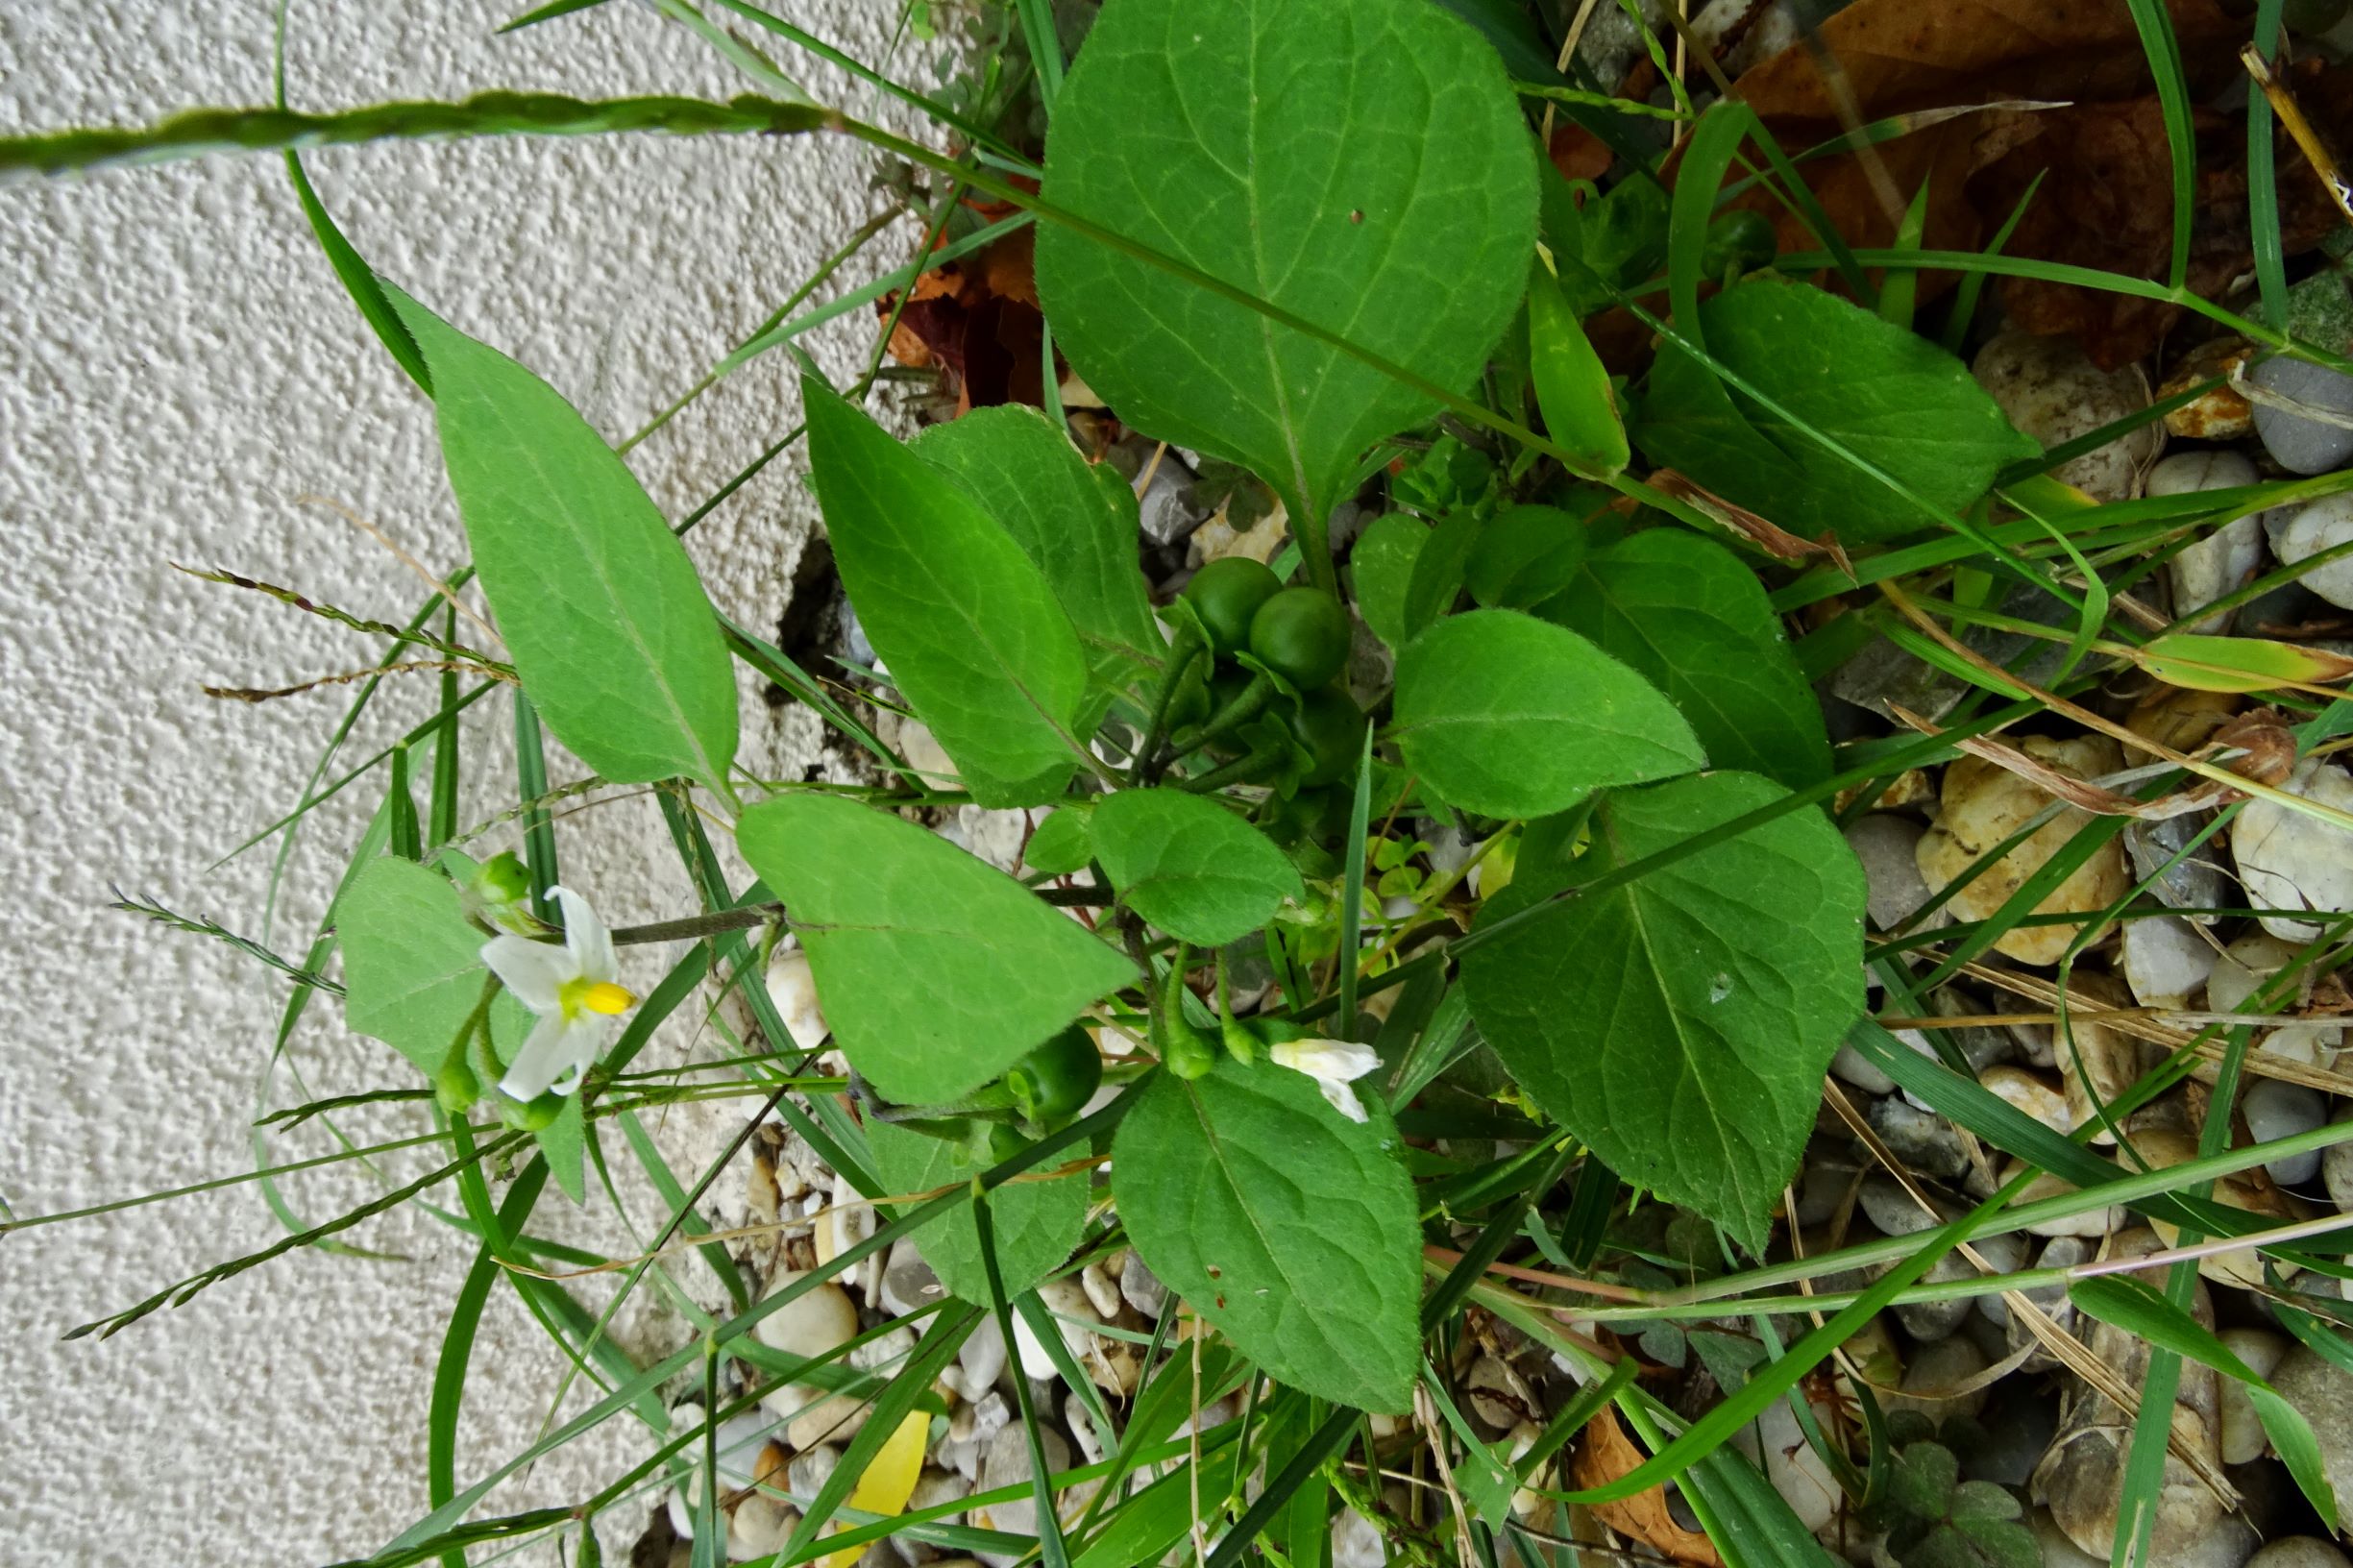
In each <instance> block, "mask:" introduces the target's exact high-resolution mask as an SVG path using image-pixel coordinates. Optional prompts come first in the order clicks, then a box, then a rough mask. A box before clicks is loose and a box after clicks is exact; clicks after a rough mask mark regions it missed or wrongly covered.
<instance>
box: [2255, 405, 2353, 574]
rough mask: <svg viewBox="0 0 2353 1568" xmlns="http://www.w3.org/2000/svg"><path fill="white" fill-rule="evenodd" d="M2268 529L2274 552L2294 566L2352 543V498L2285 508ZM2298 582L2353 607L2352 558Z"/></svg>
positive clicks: (2325, 499) (2271, 519)
mask: <svg viewBox="0 0 2353 1568" xmlns="http://www.w3.org/2000/svg"><path fill="white" fill-rule="evenodd" d="M2347 433H2348V434H2349V435H2353V431H2349V432H2347ZM2265 527H2266V528H2267V531H2268V532H2269V533H2270V535H2271V552H2272V553H2273V554H2274V555H2277V556H2278V557H2279V558H2280V562H2281V564H2282V565H2285V566H2295V565H2297V564H2299V563H2301V562H2304V561H2308V560H2310V559H2312V558H2313V557H2314V556H2315V555H2317V554H2319V553H2320V552H2321V551H2324V550H2334V549H2335V548H2336V547H2338V546H2339V545H2342V544H2347V543H2353V496H2324V497H2322V498H2321V499H2320V500H2318V501H2316V502H2310V503H2309V504H2306V505H2303V506H2298V507H2295V508H2293V509H2292V510H2291V509H2290V508H2288V507H2284V506H2283V507H2281V508H2280V509H2279V511H2278V512H2276V513H2274V514H2272V515H2271V516H2270V517H2268V518H2267V520H2266V522H2265ZM2296 581H2298V582H2300V583H2302V584H2303V585H2304V586H2305V587H2307V588H2309V589H2311V590H2312V591H2313V592H2314V593H2316V594H2318V595H2319V596H2320V597H2321V598H2322V599H2325V600H2328V601H2329V602H2330V603H2331V604H2334V605H2336V606H2337V607H2338V608H2340V609H2348V608H2353V557H2346V558H2343V559H2340V560H2334V561H2327V562H2324V563H2322V564H2321V565H2319V566H2316V567H2314V568H2313V569H2312V570H2311V571H2309V572H2306V573H2302V574H2300V575H2299V576H2297V577H2296Z"/></svg>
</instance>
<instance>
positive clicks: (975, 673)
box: [801, 376, 1087, 806]
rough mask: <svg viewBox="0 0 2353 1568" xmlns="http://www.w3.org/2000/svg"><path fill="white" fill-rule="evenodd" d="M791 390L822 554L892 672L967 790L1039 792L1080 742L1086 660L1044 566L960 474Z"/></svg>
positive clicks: (855, 416)
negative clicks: (826, 552) (799, 404)
mask: <svg viewBox="0 0 2353 1568" xmlns="http://www.w3.org/2000/svg"><path fill="white" fill-rule="evenodd" d="M801 396H802V397H803V399H804V400H805V401H806V406H807V409H808V417H809V466H810V470H811V473H812V475H813V477H814V478H815V479H816V481H817V495H818V500H819V502H821V503H822V505H823V507H824V510H825V528H826V531H827V533H828V534H830V535H831V537H832V539H833V553H834V559H835V560H836V562H838V563H839V565H840V567H841V570H842V582H843V585H844V586H845V587H846V588H847V590H848V591H849V598H850V601H851V602H852V603H854V604H855V605H857V607H858V620H859V622H860V624H861V625H864V626H865V628H866V632H867V636H868V637H869V638H870V639H871V640H872V642H873V644H874V650H875V652H877V653H879V654H881V655H882V658H883V662H884V663H885V664H886V665H887V666H888V667H889V669H890V673H891V679H892V681H893V682H894V683H895V685H896V686H897V687H898V689H899V690H900V691H901V692H903V693H905V694H906V697H907V700H908V702H909V703H911V704H913V706H914V708H915V711H916V713H917V714H918V715H919V717H920V718H921V719H922V721H923V723H926V724H928V725H929V726H930V727H931V732H932V733H933V734H934V735H935V736H937V737H938V738H939V741H940V745H941V746H942V747H944V749H945V750H946V752H947V754H948V755H949V756H951V757H953V758H954V759H955V760H956V766H957V769H958V771H959V772H961V773H962V774H963V775H964V781H965V784H966V787H967V788H968V789H969V790H970V791H971V792H972V796H973V798H974V799H976V800H978V801H980V802H981V803H982V804H983V805H988V806H1029V805H1037V804H1039V803H1041V802H1042V801H1046V800H1051V799H1053V798H1054V797H1055V796H1058V795H1060V794H1061V793H1062V791H1063V788H1064V786H1065V785H1066V784H1067V783H1068V782H1069V780H1070V773H1071V771H1072V770H1073V769H1074V768H1075V767H1076V766H1077V765H1078V759H1079V757H1080V756H1081V755H1082V754H1083V752H1082V750H1081V747H1080V745H1079V742H1078V741H1077V739H1076V738H1075V728H1076V724H1077V721H1078V715H1079V710H1080V707H1081V705H1082V704H1083V703H1084V701H1085V700H1086V696H1087V661H1086V657H1085V654H1084V653H1083V651H1082V650H1081V649H1080V647H1079V640H1078V632H1077V631H1076V629H1075V628H1073V626H1072V625H1071V624H1070V618H1069V616H1067V615H1066V614H1065V613H1064V611H1063V609H1062V606H1061V605H1060V604H1058V603H1057V602H1056V601H1055V599H1054V592H1053V589H1052V588H1051V586H1049V584H1048V583H1047V581H1046V577H1045V574H1044V573H1042V572H1041V571H1040V570H1039V569H1038V566H1037V563H1036V562H1034V561H1033V560H1031V559H1030V557H1029V556H1028V555H1027V554H1026V553H1024V552H1023V550H1022V547H1021V546H1020V545H1018V544H1017V543H1016V542H1015V540H1014V536H1013V534H1012V533H1010V532H1008V531H1007V529H1006V528H1005V527H1000V526H999V525H998V523H997V522H996V520H995V519H993V518H992V517H991V516H990V514H989V513H988V512H987V511H985V510H983V509H982V506H981V504H980V503H979V502H976V501H974V500H973V499H972V494H971V492H970V491H968V489H967V488H966V487H965V485H964V484H963V483H961V482H959V481H957V480H955V479H951V478H948V476H947V474H946V472H945V471H944V469H942V468H938V467H935V466H933V465H932V464H930V463H927V462H925V461H924V460H923V459H922V458H921V457H919V456H918V455H917V454H916V453H913V452H911V451H909V450H908V449H907V448H905V447H903V446H901V445H900V444H899V443H898V442H896V441H895V440H893V439H892V438H891V436H890V435H889V433H888V432H886V431H885V430H884V429H882V428H881V427H880V426H878V425H876V424H875V423H874V422H873V421H872V420H871V419H869V418H868V417H867V416H866V415H865V414H864V413H863V412H861V411H860V410H858V409H856V408H853V407H852V406H850V404H848V403H846V402H845V401H844V400H843V398H842V396H841V395H840V394H839V393H837V392H835V391H834V390H833V388H832V387H830V386H827V385H826V384H825V383H824V382H823V381H822V380H819V379H818V378H817V377H815V376H806V377H803V378H802V379H801ZM949 450H951V451H957V452H959V453H962V454H964V455H969V454H968V453H965V452H964V449H962V448H958V447H954V446H952V445H951V447H950V449H949Z"/></svg>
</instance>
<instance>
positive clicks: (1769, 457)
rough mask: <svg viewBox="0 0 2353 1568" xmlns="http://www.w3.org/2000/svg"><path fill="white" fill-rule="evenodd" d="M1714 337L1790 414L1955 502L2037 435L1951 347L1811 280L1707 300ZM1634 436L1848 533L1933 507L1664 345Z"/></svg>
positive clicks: (1666, 459)
mask: <svg viewBox="0 0 2353 1568" xmlns="http://www.w3.org/2000/svg"><path fill="white" fill-rule="evenodd" d="M1700 322H1701V327H1702V330H1703V331H1704V332H1705V334H1706V343H1707V352H1708V353H1709V354H1710V355H1713V356H1714V357H1715V358H1716V359H1718V360H1719V361H1721V362H1722V363H1723V364H1724V365H1725V366H1726V368H1728V370H1730V371H1731V372H1732V373H1733V374H1735V375H1737V376H1738V377H1740V378H1741V379H1742V380H1745V381H1747V382H1748V383H1749V384H1751V385H1752V386H1754V387H1755V388H1756V389H1757V390H1758V391H1760V392H1762V393H1764V394H1765V395H1766V396H1767V397H1769V398H1772V399H1773V400H1774V401H1775V402H1776V403H1777V404H1780V406H1781V407H1782V408H1783V409H1784V410H1786V411H1787V412H1788V413H1789V414H1790V415H1792V416H1794V417H1795V418H1796V419H1798V420H1801V421H1802V422H1804V423H1805V424H1806V425H1808V426H1811V427H1812V428H1813V429H1815V430H1817V431H1819V432H1821V433H1822V434H1824V435H1826V436H1828V437H1830V438H1832V439H1833V440H1835V441H1837V442H1838V443H1839V444H1840V445H1841V446H1843V447H1846V448H1847V449H1849V450H1850V451H1851V452H1852V453H1855V454H1856V455H1858V456H1860V457H1862V458H1864V459H1866V460H1867V461H1868V462H1870V463H1871V464H1872V465H1873V466H1875V467H1876V468H1877V469H1879V470H1880V471H1882V472H1883V473H1886V474H1888V475H1890V476H1892V477H1894V478H1897V479H1900V480H1901V481H1902V482H1903V484H1904V485H1906V486H1907V487H1909V488H1910V490H1911V491H1912V492H1913V493H1914V494H1915V495H1917V496H1919V497H1920V498H1921V499H1922V500H1924V501H1925V502H1928V503H1929V504H1930V505H1932V506H1936V507H1940V508H1942V509H1944V510H1945V511H1957V510H1959V509H1961V508H1963V507H1966V506H1968V505H1970V504H1971V503H1972V502H1974V501H1976V500H1977V498H1978V497H1980V496H1982V495H1984V494H1985V490H1986V486H1987V485H1988V484H1990V483H1991V482H1992V481H1993V478H1994V475H1995V472H1996V471H1997V470H1998V469H1999V468H2001V467H2002V466H2003V465H2004V464H2006V463H2009V462H2012V461H2015V460H2017V459H2019V458H2022V457H2031V456H2034V455H2036V454H2037V453H2039V452H2040V451H2041V448H2040V447H2039V446H2038V445H2037V444H2036V443H2035V442H2034V441H2033V440H2031V439H2030V438H2028V437H2026V436H2024V435H2022V434H2020V433H2019V432H2018V431H2017V430H2016V429H2012V428H2011V426H2010V422H2009V421H2008V420H2007V419H2005V418H2003V417H2002V412H2001V410H2000V409H1999V408H1998V407H1997V406H1996V405H1995V403H1994V400H1993V399H1992V398H1990V397H1988V396H1986V394H1985V391H1984V389H1983V388H1981V387H1980V386H1978V385H1977V383H1976V382H1975V381H1974V380H1972V379H1971V377H1970V374H1969V371H1968V369H1967V368H1966V367H1964V366H1963V365H1962V363H1961V362H1960V361H1959V360H1958V359H1955V358H1954V357H1953V356H1952V355H1949V354H1947V353H1945V351H1944V350H1942V349H1940V348H1938V347H1936V346H1935V345H1934V344H1932V343H1930V342H1928V341H1927V340H1926V339H1925V338H1923V337H1919V336H1916V335H1914V334H1913V333H1911V332H1908V331H1904V330H1903V329H1902V328H1900V327H1896V326H1892V325H1890V324H1889V323H1887V322H1884V321H1881V320H1880V319H1879V318H1878V317H1877V316H1876V315H1875V314H1873V313H1872V312H1871V311H1869V310H1865V309H1863V308H1862V307H1861V306H1856V305H1853V304H1851V303H1850V302H1848V301H1846V300H1842V299H1840V298H1838V297H1837V296H1836V295H1833V294H1827V293H1825V292H1824V291H1823V290H1821V289H1819V288H1816V287H1814V286H1812V285H1811V284H1809V283H1801V282H1784V281H1780V280H1777V279H1772V278H1752V279H1750V280H1749V281H1748V282H1741V283H1736V284H1734V285H1733V286H1732V287H1730V288H1728V289H1726V290H1724V291H1723V292H1722V293H1720V294H1717V295H1715V296H1714V297H1713V298H1711V299H1709V300H1707V301H1706V302H1704V303H1703V304H1702V305H1701V306H1700ZM1640 413H1641V418H1640V421H1639V423H1638V424H1637V425H1636V427H1635V429H1634V444H1635V445H1636V446H1638V447H1640V448H1641V449H1642V451H1643V453H1644V454H1645V455H1646V456H1648V457H1649V458H1650V460H1651V461H1652V463H1654V465H1657V466H1659V467H1663V468H1674V469H1678V470H1679V471H1681V472H1682V473H1684V474H1687V475H1689V476H1690V477H1691V478H1694V479H1696V480H1698V481H1699V482H1700V483H1701V484H1703V485H1704V486H1706V487H1707V488H1708V489H1710V490H1712V491H1714V492H1715V493H1716V494H1718V495H1720V496H1723V497H1724V498H1725V499H1726V500H1728V501H1731V502H1737V503H1738V504H1740V505H1742V506H1745V507H1747V508H1749V509H1750V510H1751V511H1754V512H1759V513H1762V514H1763V515H1764V516H1766V517H1768V518H1771V519H1772V520H1773V521H1774V522H1776V523H1777V524H1779V525H1780V526H1781V527H1784V528H1787V529H1789V530H1790V531H1791V532H1793V533H1798V534H1802V535H1803V536H1805V537H1806V538H1809V539H1810V538H1813V537H1814V536H1816V535H1817V534H1819V533H1821V532H1823V531H1824V530H1828V531H1829V532H1831V533H1833V534H1835V535H1837V536H1838V537H1839V538H1840V539H1843V540H1846V541H1848V542H1849V543H1857V542H1864V541H1869V540H1874V539H1885V538H1890V537H1892V536H1894V535H1897V534H1901V533H1908V532H1912V531H1915V530H1917V529H1920V528H1924V527H1930V526H1932V525H1933V524H1934V523H1935V521H1936V518H1935V516H1934V515H1933V514H1931V513H1930V512H1928V511H1924V510H1923V509H1922V508H1921V507H1919V506H1916V505H1914V504H1912V503H1911V502H1907V501H1905V500H1904V499H1903V498H1902V497H1900V496H1899V495H1898V494H1897V493H1896V492H1895V491H1893V490H1891V489H1889V488H1888V487H1887V486H1886V485H1884V484H1882V483H1880V482H1879V481H1878V480H1876V479H1875V478H1871V477H1870V476H1869V475H1867V474H1865V473H1864V472H1863V471H1862V470H1861V469H1859V468H1857V467H1856V466H1854V464H1853V463H1851V462H1850V461H1848V460H1847V459H1845V458H1843V457H1840V456H1838V455H1836V454H1834V453H1831V452H1829V451H1828V450H1826V448H1824V447H1823V445H1822V444H1821V443H1820V442H1818V441H1816V440H1815V439H1814V438H1813V437H1812V436H1809V435H1807V434H1805V433H1804V432H1803V431H1802V430H1800V429H1798V428H1797V426H1796V425H1794V424H1792V423H1790V422H1789V421H1788V420H1784V419H1783V418H1781V417H1780V416H1778V415H1775V414H1770V413H1768V412H1766V411H1765V409H1764V408H1763V407H1762V406H1761V405H1760V404H1756V403H1754V402H1752V400H1750V399H1749V398H1747V397H1746V396H1744V395H1742V394H1740V393H1737V392H1732V391H1729V390H1728V389H1727V388H1726V387H1725V385H1724V383H1723V382H1722V381H1720V380H1717V378H1716V375H1715V373H1714V372H1713V371H1711V370H1709V369H1708V368H1707V367H1706V366H1704V365H1703V364H1701V363H1700V362H1699V361H1698V360H1697V359H1694V358H1692V357H1691V356H1690V355H1686V354H1683V353H1682V352H1680V351H1679V350H1678V349H1675V348H1673V347H1672V346H1666V345H1662V346H1661V347H1660V349H1659V353H1658V362H1657V364H1656V366H1655V367H1654V369H1653V370H1652V372H1651V382H1650V389H1649V391H1648V393H1647V394H1646V395H1645V396H1644V397H1643V399H1642V404H1641V409H1640Z"/></svg>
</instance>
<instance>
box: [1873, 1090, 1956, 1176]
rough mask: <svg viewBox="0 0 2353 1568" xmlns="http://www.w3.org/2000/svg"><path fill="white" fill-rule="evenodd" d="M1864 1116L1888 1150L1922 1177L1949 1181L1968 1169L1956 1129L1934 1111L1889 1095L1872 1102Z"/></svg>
mask: <svg viewBox="0 0 2353 1568" xmlns="http://www.w3.org/2000/svg"><path fill="white" fill-rule="evenodd" d="M1864 1117H1865V1119H1866V1120H1868V1121H1869V1122H1870V1123H1871V1130H1872V1131H1873V1132H1875V1133H1877V1134H1878V1135H1879V1138H1880V1140H1881V1141H1882V1142H1884V1143H1886V1145H1887V1146H1888V1149H1889V1151H1890V1152H1891V1153H1893V1154H1894V1155H1895V1156H1896V1158H1897V1159H1899V1160H1900V1161H1902V1162H1903V1163H1904V1164H1906V1165H1909V1166H1910V1167H1911V1168H1912V1169H1913V1170H1915V1171H1918V1172H1919V1173H1920V1174H1921V1175H1923V1176H1934V1177H1939V1178H1943V1179H1947V1180H1949V1179H1951V1178H1953V1177H1956V1176H1958V1175H1960V1174H1961V1173H1962V1172H1963V1171H1964V1170H1967V1169H1968V1168H1969V1146H1968V1144H1966V1143H1964V1142H1963V1141H1962V1140H1961V1134H1960V1131H1959V1129H1957V1128H1955V1127H1954V1126H1953V1125H1952V1123H1951V1122H1949V1121H1947V1120H1946V1119H1945V1118H1944V1117H1943V1116H1940V1115H1936V1114H1935V1113H1934V1112H1930V1111H1923V1110H1921V1109H1920V1108H1919V1107H1918V1106H1916V1105H1912V1104H1910V1103H1909V1102H1907V1101H1905V1100H1903V1099H1902V1098H1900V1096H1897V1095H1892V1094H1891V1095H1889V1096H1888V1097H1887V1098H1885V1099H1880V1100H1874V1101H1872V1102H1871V1108H1870V1109H1869V1110H1868V1111H1866V1112H1865V1113H1864Z"/></svg>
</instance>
